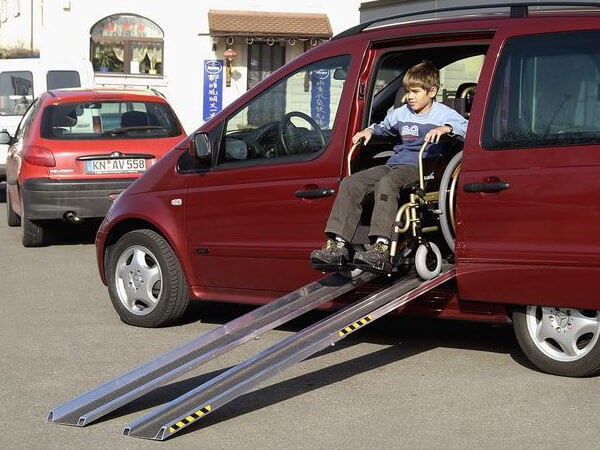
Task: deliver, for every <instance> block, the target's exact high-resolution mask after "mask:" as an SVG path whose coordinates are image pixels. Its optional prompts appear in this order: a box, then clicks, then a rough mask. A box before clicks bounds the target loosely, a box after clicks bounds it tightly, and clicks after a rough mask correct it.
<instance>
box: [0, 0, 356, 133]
mask: <svg viewBox="0 0 600 450" xmlns="http://www.w3.org/2000/svg"><path fill="white" fill-rule="evenodd" d="M359 7H360V2H359V1H349V2H345V4H344V8H340V7H339V5H337V4H334V3H333V2H318V1H310V0H308V1H307V0H303V1H299V0H290V1H289V2H280V1H274V0H264V1H253V0H238V1H236V2H235V8H227V7H226V6H225V5H222V4H220V3H219V2H215V1H208V2H189V1H183V0H173V1H172V2H164V1H160V0H103V1H102V2H89V1H86V0H45V1H44V0H0V57H2V58H7V57H23V56H25V57H30V56H36V57H39V58H41V59H45V60H52V59H54V60H60V61H64V60H78V61H80V60H82V59H88V60H89V61H91V63H92V65H93V67H94V84H95V85H96V86H115V87H133V88H151V89H156V90H158V91H160V92H162V93H163V94H164V95H165V96H166V97H167V98H168V100H169V101H170V103H171V104H172V105H173V107H174V108H175V110H176V112H177V113H178V115H179V116H180V118H181V120H182V122H183V125H184V127H185V129H186V131H187V132H188V133H189V132H191V131H193V130H194V129H195V128H196V127H198V126H199V125H200V124H201V123H203V122H204V121H206V120H208V119H209V118H210V117H212V115H214V114H216V113H217V112H218V111H219V110H220V109H222V108H223V107H224V106H226V105H227V104H229V103H230V102H231V101H233V100H234V99H236V98H237V97H239V96H240V95H241V94H242V93H244V92H246V91H247V90H248V89H250V88H251V87H252V86H254V85H255V84H256V83H258V82H259V81H260V80H262V79H263V78H265V77H266V76H267V75H269V74H270V73H271V72H273V71H275V70H276V69H277V68H278V67H280V66H281V65H283V64H285V63H286V62H288V61H290V60H291V59H293V58H294V57H296V56H298V55H299V54H301V53H302V52H304V51H307V50H309V49H310V48H312V47H314V46H316V45H319V44H320V43H322V42H324V41H326V40H328V39H329V38H331V37H332V36H333V35H335V34H337V33H339V32H341V31H344V30H345V29H347V28H349V27H351V26H353V25H356V24H357V23H358V22H359Z"/></svg>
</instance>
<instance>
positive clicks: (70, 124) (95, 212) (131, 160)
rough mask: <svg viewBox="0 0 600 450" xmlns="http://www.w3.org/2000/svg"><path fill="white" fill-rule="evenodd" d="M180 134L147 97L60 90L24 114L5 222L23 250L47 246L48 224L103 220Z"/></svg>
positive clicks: (11, 161)
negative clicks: (18, 231) (19, 237)
mask: <svg viewBox="0 0 600 450" xmlns="http://www.w3.org/2000/svg"><path fill="white" fill-rule="evenodd" d="M184 137H185V133H184V130H183V127H182V126H181V123H180V122H179V119H178V118H177V116H176V115H175V113H174V111H173V109H172V108H171V106H170V105H169V104H168V102H167V101H166V100H165V99H164V98H163V97H162V96H161V95H159V94H157V93H155V92H152V91H134V90H117V89H62V90H52V91H47V92H45V93H43V94H42V95H40V97H39V98H37V99H36V100H35V101H34V102H33V103H32V104H31V106H30V107H29V109H28V110H27V112H26V113H25V115H24V116H23V119H22V120H21V123H20V124H19V127H18V128H17V131H16V134H15V136H14V137H13V136H10V135H9V134H8V133H7V132H6V131H2V132H0V141H1V142H2V143H9V144H11V146H10V148H9V150H8V156H7V169H6V175H7V196H6V199H7V200H6V201H7V208H6V209H7V220H8V225H9V226H19V225H21V229H22V236H23V245H24V246H25V247H36V246H41V245H44V244H47V243H48V240H49V232H48V224H49V222H51V221H61V220H62V221H70V222H73V223H77V222H80V221H81V220H83V219H90V218H102V217H104V215H105V214H106V212H107V211H108V209H109V207H110V205H111V204H112V202H113V200H114V199H115V198H116V197H117V196H118V195H119V194H120V193H121V192H122V191H123V190H125V189H126V188H127V187H128V186H129V185H130V184H131V183H132V182H133V181H134V180H135V179H136V178H138V177H139V176H140V175H141V174H142V173H144V172H146V170H147V169H149V168H150V167H151V166H152V165H153V164H154V163H155V162H156V161H157V160H158V159H159V158H160V157H162V156H163V155H164V154H165V153H166V152H167V151H168V150H170V149H171V148H172V147H174V146H175V145H176V144H177V143H178V142H179V141H180V140H181V139H183V138H184Z"/></svg>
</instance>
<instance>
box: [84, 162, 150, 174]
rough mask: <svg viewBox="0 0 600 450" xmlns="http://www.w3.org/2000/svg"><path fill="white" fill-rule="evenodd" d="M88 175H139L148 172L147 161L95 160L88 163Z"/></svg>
mask: <svg viewBox="0 0 600 450" xmlns="http://www.w3.org/2000/svg"><path fill="white" fill-rule="evenodd" d="M86 170H87V173H92V174H98V173H139V172H145V171H146V160H145V159H93V160H91V161H86Z"/></svg>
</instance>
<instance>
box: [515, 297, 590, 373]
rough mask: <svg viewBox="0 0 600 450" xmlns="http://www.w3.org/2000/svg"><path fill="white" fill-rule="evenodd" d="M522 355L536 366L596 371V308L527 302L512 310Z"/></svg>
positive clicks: (560, 370) (562, 370)
mask: <svg viewBox="0 0 600 450" xmlns="http://www.w3.org/2000/svg"><path fill="white" fill-rule="evenodd" d="M513 322H514V330H515V335H516V337H517V340H518V342H519V344H520V346H521V348H522V349H523V352H524V353H525V355H526V356H527V357H528V358H529V359H530V360H531V362H532V363H533V364H535V365H536V366H537V367H538V368H539V369H540V370H542V371H544V372H548V373H552V374H555V375H562V376H570V377H584V376H590V375H594V374H596V373H598V372H600V339H599V338H600V311H596V310H582V309H576V308H558V307H547V306H535V305H529V306H527V307H526V308H524V309H521V310H518V311H515V312H514V313H513Z"/></svg>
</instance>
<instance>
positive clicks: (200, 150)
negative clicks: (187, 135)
mask: <svg viewBox="0 0 600 450" xmlns="http://www.w3.org/2000/svg"><path fill="white" fill-rule="evenodd" d="M188 151H189V152H190V155H191V156H192V158H194V159H200V160H206V159H209V158H210V156H211V154H212V150H211V148H210V141H209V140H208V134H206V133H197V134H195V135H194V136H192V139H191V140H190V143H189V148H188Z"/></svg>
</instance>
